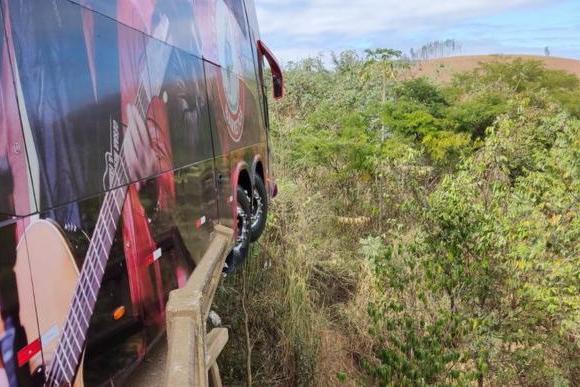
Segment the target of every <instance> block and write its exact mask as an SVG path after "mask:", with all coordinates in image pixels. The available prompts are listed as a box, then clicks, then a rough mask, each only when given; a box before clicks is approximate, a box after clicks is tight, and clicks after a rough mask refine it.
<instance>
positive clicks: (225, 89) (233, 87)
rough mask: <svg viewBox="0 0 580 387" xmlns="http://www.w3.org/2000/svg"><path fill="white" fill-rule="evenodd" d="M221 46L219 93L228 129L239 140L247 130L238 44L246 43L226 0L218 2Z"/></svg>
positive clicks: (236, 140)
mask: <svg viewBox="0 0 580 387" xmlns="http://www.w3.org/2000/svg"><path fill="white" fill-rule="evenodd" d="M216 21H217V22H218V23H219V24H218V25H217V35H218V36H217V42H218V43H217V45H218V47H217V49H218V56H219V61H220V64H221V72H220V75H219V78H220V80H219V81H218V88H219V97H220V103H221V106H222V110H223V113H224V120H225V122H226V125H227V127H228V133H229V135H230V137H231V138H232V140H233V141H235V142H239V141H240V140H241V139H242V134H243V132H244V96H243V90H242V82H241V81H240V79H239V75H237V74H239V73H240V72H241V71H240V70H241V68H242V66H241V60H240V55H241V54H240V52H239V49H238V48H237V45H239V44H242V40H241V33H239V32H238V31H236V28H239V27H238V26H237V23H236V21H235V18H234V17H233V15H232V13H231V10H230V9H229V8H228V7H227V5H226V4H225V3H224V2H223V1H218V2H217V4H216Z"/></svg>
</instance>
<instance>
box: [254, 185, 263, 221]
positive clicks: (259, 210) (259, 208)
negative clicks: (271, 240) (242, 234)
mask: <svg viewBox="0 0 580 387" xmlns="http://www.w3.org/2000/svg"><path fill="white" fill-rule="evenodd" d="M263 213H264V201H263V200H262V196H260V193H259V192H258V190H257V189H255V190H254V192H253V195H252V228H255V227H257V226H258V223H260V220H261V219H262V214H263Z"/></svg>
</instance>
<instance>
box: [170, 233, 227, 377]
mask: <svg viewBox="0 0 580 387" xmlns="http://www.w3.org/2000/svg"><path fill="white" fill-rule="evenodd" d="M233 240H234V238H233V230H231V229H229V228H227V227H223V226H220V225H218V226H216V227H215V231H214V235H213V238H212V241H211V244H210V246H209V248H208V250H207V252H206V253H205V255H204V256H203V258H202V259H201V260H200V262H198V264H197V267H196V269H195V270H194V272H193V274H192V275H191V277H190V279H189V280H188V282H187V285H186V286H185V287H183V288H181V289H177V290H174V291H173V292H171V294H170V296H169V302H168V303H167V340H168V354H167V366H166V374H165V385H166V386H168V387H169V386H171V387H173V386H195V387H206V386H209V385H212V386H214V387H221V385H222V384H221V377H220V373H219V368H218V366H217V362H216V361H217V358H218V356H219V355H220V353H221V352H222V350H223V348H224V347H225V345H226V343H227V342H228V330H227V329H226V328H215V329H212V331H211V332H209V333H207V327H206V322H207V318H208V315H209V312H210V308H211V305H212V302H213V298H214V295H215V292H216V289H217V286H218V284H219V282H220V279H221V277H222V269H223V267H224V262H225V259H226V257H227V255H228V253H229V252H230V250H231V248H232V246H233V243H234V242H233ZM210 381H211V384H210Z"/></svg>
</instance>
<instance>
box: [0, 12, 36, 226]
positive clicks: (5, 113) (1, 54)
mask: <svg viewBox="0 0 580 387" xmlns="http://www.w3.org/2000/svg"><path fill="white" fill-rule="evenodd" d="M7 12H8V9H7V7H6V4H4V3H2V4H0V196H3V197H5V198H7V199H5V200H2V201H0V214H2V213H3V214H8V215H17V216H26V215H28V214H30V213H33V212H35V211H36V202H35V200H34V190H33V188H32V179H31V176H30V174H29V172H30V169H29V166H28V159H27V154H26V146H25V145H26V144H25V139H24V132H23V130H22V125H21V123H20V115H19V111H18V103H17V99H16V94H17V92H16V89H15V87H14V85H15V80H14V76H13V74H14V73H13V69H12V58H11V47H12V46H11V45H10V42H11V39H10V38H9V36H6V31H8V34H9V35H10V33H11V30H10V25H9V23H8V22H9V19H8V18H7V19H5V18H4V13H7ZM5 20H6V23H7V24H5V23H4V22H5Z"/></svg>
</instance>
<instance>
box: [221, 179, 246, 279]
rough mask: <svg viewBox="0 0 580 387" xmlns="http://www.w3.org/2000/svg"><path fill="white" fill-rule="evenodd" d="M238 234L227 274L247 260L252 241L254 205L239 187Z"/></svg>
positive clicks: (225, 269) (228, 263)
mask: <svg viewBox="0 0 580 387" xmlns="http://www.w3.org/2000/svg"><path fill="white" fill-rule="evenodd" d="M236 195H237V217H236V222H237V224H236V225H237V227H236V230H237V234H236V242H235V245H234V247H233V249H232V251H231V252H230V254H229V255H228V257H227V258H226V267H225V268H224V272H225V273H233V272H234V271H236V269H237V268H238V267H239V266H240V265H242V264H243V263H244V261H245V260H246V258H247V256H248V253H249V250H250V241H251V233H252V230H251V215H252V205H251V203H250V199H249V198H248V195H247V194H246V191H245V190H244V189H243V188H242V187H238V189H237V192H236Z"/></svg>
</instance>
